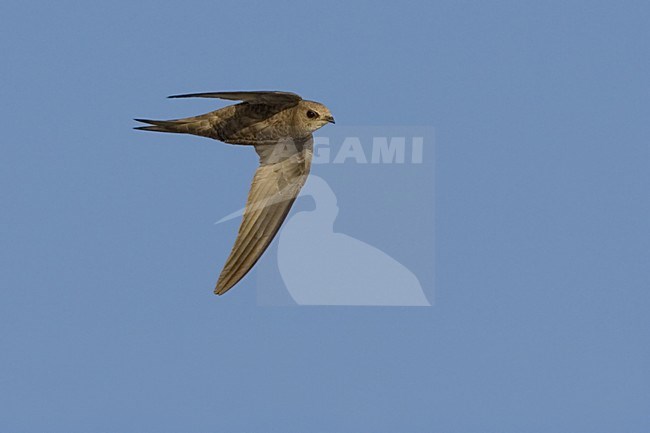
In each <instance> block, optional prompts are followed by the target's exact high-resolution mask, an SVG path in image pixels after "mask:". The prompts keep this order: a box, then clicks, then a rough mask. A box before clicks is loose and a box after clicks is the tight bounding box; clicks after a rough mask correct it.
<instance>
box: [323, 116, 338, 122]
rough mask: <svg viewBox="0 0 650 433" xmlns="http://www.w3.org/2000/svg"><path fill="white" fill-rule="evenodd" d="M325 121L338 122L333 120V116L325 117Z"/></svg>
mask: <svg viewBox="0 0 650 433" xmlns="http://www.w3.org/2000/svg"><path fill="white" fill-rule="evenodd" d="M325 120H327V121H328V122H329V123H336V122H335V121H334V118H333V117H332V116H327V117H325Z"/></svg>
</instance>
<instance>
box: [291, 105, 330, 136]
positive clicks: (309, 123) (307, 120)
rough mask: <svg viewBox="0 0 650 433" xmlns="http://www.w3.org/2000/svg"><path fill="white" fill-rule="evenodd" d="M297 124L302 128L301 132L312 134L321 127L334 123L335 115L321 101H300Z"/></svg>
mask: <svg viewBox="0 0 650 433" xmlns="http://www.w3.org/2000/svg"><path fill="white" fill-rule="evenodd" d="M295 116H296V117H295V118H294V120H295V121H296V124H297V125H298V127H299V128H300V129H301V130H302V131H300V132H304V133H308V134H311V133H312V132H314V131H316V130H317V129H319V128H322V127H323V126H325V125H327V124H328V123H334V117H333V116H332V113H330V110H329V108H327V107H326V106H324V105H323V104H321V103H319V102H314V101H304V100H303V101H300V103H299V104H298V106H297V107H296V112H295Z"/></svg>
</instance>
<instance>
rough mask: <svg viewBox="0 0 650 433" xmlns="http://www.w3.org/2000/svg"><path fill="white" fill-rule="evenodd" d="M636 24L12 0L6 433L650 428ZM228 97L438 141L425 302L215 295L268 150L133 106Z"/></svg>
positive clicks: (602, 7) (198, 107)
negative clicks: (431, 134)
mask: <svg viewBox="0 0 650 433" xmlns="http://www.w3.org/2000/svg"><path fill="white" fill-rule="evenodd" d="M649 21H650V6H648V4H647V3H646V2H641V1H627V2H613V1H612V2H601V1H582V2H571V1H568V2H567V1H562V2H559V1H558V2H523V1H503V2H501V1H500V2H483V1H476V2H470V1H462V2H461V1H453V2H420V3H401V4H397V2H395V3H393V4H379V3H376V2H354V3H352V2H325V1H321V2H317V3H313V2H300V3H295V4H294V3H288V2H281V3H272V2H259V3H258V4H244V3H243V2H212V1H211V2H176V3H175V4H173V3H172V2H153V1H149V2H137V3H133V2H118V1H115V2H102V3H101V4H100V3H98V2H14V1H3V2H2V3H1V4H0V34H1V37H0V50H1V54H2V56H1V58H2V60H1V63H0V74H1V79H0V101H1V103H0V122H1V126H2V135H1V138H0V140H1V144H2V148H1V152H2V153H1V157H0V198H1V200H2V211H1V212H0V224H1V226H0V227H1V228H0V245H1V249H0V284H1V292H0V293H1V301H0V325H1V328H0V430H2V431H3V432H39V433H42V432H66V433H74V432H80V433H81V432H83V433H88V432H98V433H99V432H120V433H124V432H134V433H137V432H156V433H160V432H217V431H220V432H266V431H282V432H339V431H340V432H399V431H404V432H406V431H409V432H430V431H440V432H465V433H466V432H501V433H503V432H513V433H515V432H516V433H520V432H543V433H547V432H571V433H575V432H590V433H593V432H613V431H617V432H647V431H649V430H650V415H648V413H649V412H648V406H649V404H650V391H649V390H650V373H649V371H648V364H650V349H649V343H650V341H649V340H650V337H649V333H648V329H649V327H650V319H649V318H648V309H649V307H650V294H649V292H648V286H649V285H650V284H649V283H650V264H649V250H650V239H649V237H650V235H649V233H650V224H649V221H650V203H649V198H648V196H649V194H648V191H649V188H650V175H649V167H650V164H649V163H650V153H649V150H648V143H649V138H650V137H649V136H650V134H649V133H650V122H649V119H650V109H649V104H648V96H649V94H650V86H649V81H650V78H649V77H650V68H649V58H650V50H649V47H648V41H650V26H648V22H649ZM223 89H286V90H292V91H295V92H298V93H300V94H302V95H304V96H305V97H308V98H312V99H316V100H320V101H323V102H325V103H327V105H328V106H329V107H330V108H331V109H332V111H333V112H334V113H335V115H336V119H337V121H338V122H340V123H341V124H345V125H372V124H377V125H409V124H415V125H433V126H434V127H435V128H436V139H437V148H436V155H437V158H436V175H435V179H436V189H435V191H436V196H435V201H436V223H435V224H436V226H435V235H436V260H435V267H436V277H435V278H436V296H435V305H434V306H433V307H432V308H421V309H414V308H384V309H381V308H299V307H294V308H291V307H286V308H273V307H259V306H257V303H256V293H255V278H249V279H247V280H246V281H245V282H242V284H241V285H239V286H238V287H237V288H236V291H233V292H232V293H229V294H228V296H225V297H221V298H217V297H215V296H213V295H212V294H211V289H212V285H213V284H214V281H215V277H216V275H217V272H218V270H219V266H220V265H221V263H222V260H223V259H224V258H225V254H226V253H227V250H228V248H229V247H230V245H229V242H231V240H232V238H231V237H230V236H231V233H230V232H229V231H228V230H223V229H222V228H221V227H220V226H214V225H213V224H212V223H213V222H214V221H215V220H216V219H218V217H220V216H222V215H224V210H226V211H227V212H230V211H232V210H233V209H237V207H238V206H239V205H240V204H241V200H242V197H243V195H244V194H245V191H246V189H247V186H248V182H249V180H250V176H251V171H250V167H251V164H254V162H255V155H253V154H252V152H242V151H241V149H238V148H234V147H229V146H225V145H222V144H220V143H217V142H209V141H207V140H202V139H200V138H195V137H176V138H173V137H171V136H162V135H160V134H144V133H139V132H137V131H133V130H131V127H132V126H133V122H132V121H131V118H132V117H139V116H150V117H154V118H155V117H161V118H166V117H176V116H180V115H190V114H195V113H200V112H202V111H208V110H209V109H211V108H212V107H214V101H169V100H165V99H164V98H163V97H164V96H166V95H168V94H173V93H178V92H186V91H205V90H223ZM243 153H245V154H246V156H243ZM224 179H228V184H227V185H224ZM226 186H227V187H226ZM401 223H403V221H399V220H396V221H395V224H396V228H395V230H398V229H399V224H401ZM432 266H433V263H432Z"/></svg>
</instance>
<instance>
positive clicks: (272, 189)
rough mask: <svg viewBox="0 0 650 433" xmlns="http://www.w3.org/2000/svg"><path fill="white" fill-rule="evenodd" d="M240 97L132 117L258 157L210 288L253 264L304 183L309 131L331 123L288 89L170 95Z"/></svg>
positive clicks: (224, 285)
mask: <svg viewBox="0 0 650 433" xmlns="http://www.w3.org/2000/svg"><path fill="white" fill-rule="evenodd" d="M187 97H200V98H220V99H227V100H233V101H243V102H241V103H239V104H236V105H230V106H228V107H224V108H221V109H219V110H216V111H212V112H210V113H206V114H202V115H200V116H195V117H188V118H185V119H176V120H146V119H135V120H137V121H138V122H142V123H147V124H149V125H150V126H141V127H137V128H136V129H140V130H144V131H157V132H175V133H185V134H194V135H200V136H203V137H209V138H213V139H215V140H219V141H223V142H224V143H229V144H243V145H252V146H254V147H255V151H256V152H257V154H258V155H259V157H260V165H259V167H258V168H257V171H256V172H255V176H254V177H253V181H252V183H251V188H250V191H249V193H248V200H247V202H246V208H245V210H244V217H243V219H242V222H241V225H240V227H239V232H238V234H237V239H236V240H235V245H234V246H233V248H232V250H231V252H230V256H229V257H228V259H227V260H226V264H225V265H224V267H223V270H222V271H221V274H220V275H219V280H218V282H217V286H216V288H215V290H214V292H215V293H216V294H218V295H222V294H224V293H225V292H226V291H228V290H229V289H230V288H231V287H233V286H234V285H235V284H237V282H238V281H239V280H241V279H242V278H243V277H244V275H246V274H247V273H248V271H249V270H250V269H251V268H252V267H253V265H254V264H255V263H256V262H257V260H258V259H259V258H260V256H261V255H262V253H264V251H265V250H266V248H267V247H268V246H269V244H270V243H271V241H272V240H273V237H274V236H275V234H276V233H277V232H278V230H279V229H280V226H281V225H282V222H283V221H284V219H285V218H286V216H287V214H288V213H289V210H290V209H291V205H292V204H293V202H294V201H295V199H296V197H297V196H298V193H299V192H300V189H301V188H302V186H303V185H304V184H305V181H306V179H307V175H308V174H309V168H310V165H311V158H312V149H313V137H312V132H314V131H315V130H317V129H318V128H321V127H322V126H324V125H326V124H327V123H334V118H333V117H332V115H331V113H330V111H329V109H328V108H327V107H325V106H324V105H323V104H320V103H318V102H314V101H305V100H303V99H302V98H301V97H300V96H298V95H296V94H295V93H288V92H268V91H262V92H216V93H194V94H188V95H176V96H170V98H187Z"/></svg>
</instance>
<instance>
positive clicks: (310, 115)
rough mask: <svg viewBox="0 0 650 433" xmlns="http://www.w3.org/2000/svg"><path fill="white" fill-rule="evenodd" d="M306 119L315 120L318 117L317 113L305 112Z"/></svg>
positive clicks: (312, 111)
mask: <svg viewBox="0 0 650 433" xmlns="http://www.w3.org/2000/svg"><path fill="white" fill-rule="evenodd" d="M307 117H309V118H310V119H315V118H317V117H318V113H317V112H315V111H314V110H307Z"/></svg>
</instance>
